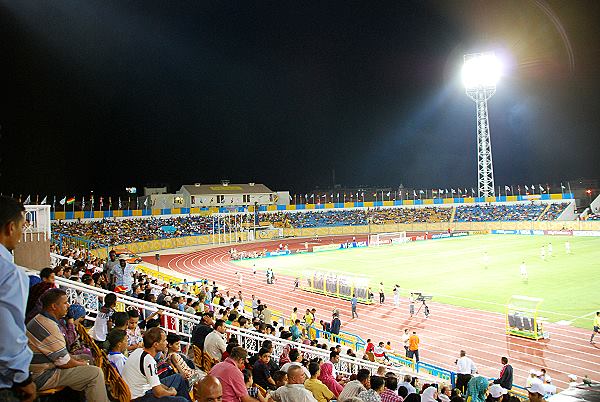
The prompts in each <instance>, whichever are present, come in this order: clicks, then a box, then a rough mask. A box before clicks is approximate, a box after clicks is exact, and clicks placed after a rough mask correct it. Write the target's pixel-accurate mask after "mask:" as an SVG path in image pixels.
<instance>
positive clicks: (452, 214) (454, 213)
mask: <svg viewBox="0 0 600 402" xmlns="http://www.w3.org/2000/svg"><path fill="white" fill-rule="evenodd" d="M454 215H456V207H452V213H451V214H450V219H449V220H448V222H449V223H452V222H454Z"/></svg>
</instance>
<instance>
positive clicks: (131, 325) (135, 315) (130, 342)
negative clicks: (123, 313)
mask: <svg viewBox="0 0 600 402" xmlns="http://www.w3.org/2000/svg"><path fill="white" fill-rule="evenodd" d="M127 315H128V317H129V319H128V320H127V331H126V332H127V350H129V351H132V350H135V349H137V348H142V347H144V343H143V338H142V330H141V329H140V327H139V325H138V323H139V321H140V312H139V311H138V310H137V309H131V310H127Z"/></svg>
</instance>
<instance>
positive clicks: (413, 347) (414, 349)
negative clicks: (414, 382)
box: [408, 331, 420, 363]
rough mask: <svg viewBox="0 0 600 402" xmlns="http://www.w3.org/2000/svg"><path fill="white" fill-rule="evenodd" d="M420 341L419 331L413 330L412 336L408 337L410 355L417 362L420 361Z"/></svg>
mask: <svg viewBox="0 0 600 402" xmlns="http://www.w3.org/2000/svg"><path fill="white" fill-rule="evenodd" d="M419 342H420V339H419V337H418V336H417V331H413V333H412V335H411V336H410V338H408V353H409V356H408V357H410V358H414V359H415V361H416V362H417V363H418V362H419Z"/></svg>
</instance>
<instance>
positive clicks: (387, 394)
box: [380, 373, 404, 402]
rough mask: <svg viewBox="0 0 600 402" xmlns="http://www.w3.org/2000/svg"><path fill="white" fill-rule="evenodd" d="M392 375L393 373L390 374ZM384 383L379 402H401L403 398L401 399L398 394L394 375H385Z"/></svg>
mask: <svg viewBox="0 0 600 402" xmlns="http://www.w3.org/2000/svg"><path fill="white" fill-rule="evenodd" d="M392 374H393V373H392ZM384 381H385V389H384V390H383V392H382V393H381V395H380V397H381V401H382V402H402V401H404V398H402V397H401V396H400V395H399V394H398V392H397V389H398V379H397V378H396V376H394V375H386V376H385V377H384Z"/></svg>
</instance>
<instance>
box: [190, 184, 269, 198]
mask: <svg viewBox="0 0 600 402" xmlns="http://www.w3.org/2000/svg"><path fill="white" fill-rule="evenodd" d="M183 189H185V191H187V192H188V193H190V195H204V194H265V193H266V194H268V193H273V191H272V190H271V189H269V188H268V187H267V186H265V185H264V184H259V183H245V184H227V185H223V184H186V185H183V186H181V190H183Z"/></svg>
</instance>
